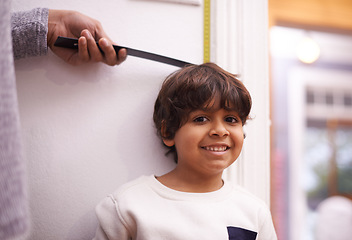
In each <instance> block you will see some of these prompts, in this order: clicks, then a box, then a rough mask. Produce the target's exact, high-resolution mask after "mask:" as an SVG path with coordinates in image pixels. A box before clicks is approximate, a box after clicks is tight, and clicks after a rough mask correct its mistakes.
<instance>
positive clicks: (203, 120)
mask: <svg viewBox="0 0 352 240" xmlns="http://www.w3.org/2000/svg"><path fill="white" fill-rule="evenodd" d="M207 120H208V119H207V118H206V117H203V116H201V117H196V118H195V119H194V120H193V121H194V122H199V123H201V122H205V121H207Z"/></svg>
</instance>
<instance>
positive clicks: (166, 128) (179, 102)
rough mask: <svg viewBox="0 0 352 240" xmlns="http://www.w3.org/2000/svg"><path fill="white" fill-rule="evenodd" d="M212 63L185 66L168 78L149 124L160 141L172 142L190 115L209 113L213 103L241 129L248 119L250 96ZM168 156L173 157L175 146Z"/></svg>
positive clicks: (232, 77)
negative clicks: (238, 122) (237, 121)
mask: <svg viewBox="0 0 352 240" xmlns="http://www.w3.org/2000/svg"><path fill="white" fill-rule="evenodd" d="M237 77H238V76H237V75H235V74H231V73H229V72H227V71H225V70H224V69H222V68H220V67H219V66H217V65H216V64H214V63H204V64H201V65H187V66H185V67H183V68H181V69H179V70H178V71H176V72H174V73H172V74H170V75H169V76H168V77H167V78H166V79H165V81H164V82H163V84H162V87H161V90H160V92H159V95H158V97H157V99H156V101H155V105H154V114H153V120H154V124H155V127H156V129H157V133H158V135H159V136H160V137H161V138H162V139H173V138H174V137H175V133H176V131H177V130H178V129H179V128H180V127H182V125H183V124H185V123H186V122H187V120H188V115H189V113H190V112H192V111H195V110H199V109H202V110H207V109H210V108H211V107H212V106H211V105H212V103H214V101H213V100H215V99H216V100H219V101H220V107H221V108H224V109H226V110H233V111H236V112H237V113H238V115H239V117H240V118H241V121H242V125H244V124H245V123H246V120H247V119H248V118H249V112H250V110H251V106H252V99H251V96H250V94H249V92H248V90H247V89H246V87H245V86H244V85H243V83H242V82H241V81H240V80H239V79H238V78H237ZM168 148H169V152H168V153H174V154H175V160H176V161H177V154H176V149H175V146H173V147H171V148H170V147H168Z"/></svg>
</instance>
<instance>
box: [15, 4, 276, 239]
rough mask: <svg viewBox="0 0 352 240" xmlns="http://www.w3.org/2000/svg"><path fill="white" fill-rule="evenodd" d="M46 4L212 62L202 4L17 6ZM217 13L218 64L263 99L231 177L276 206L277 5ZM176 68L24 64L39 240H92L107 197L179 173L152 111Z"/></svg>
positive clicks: (50, 60) (131, 61)
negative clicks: (271, 13)
mask: <svg viewBox="0 0 352 240" xmlns="http://www.w3.org/2000/svg"><path fill="white" fill-rule="evenodd" d="M201 2H203V1H201ZM38 6H40V7H49V8H55V9H72V10H79V11H80V12H82V13H84V14H87V15H89V16H91V17H94V18H96V19H98V20H100V21H101V23H102V25H103V26H104V29H105V30H106V32H107V33H108V34H109V36H110V37H111V38H112V39H113V40H114V41H115V42H116V43H118V44H121V45H125V46H129V47H132V48H137V49H141V50H146V51H151V52H155V53H159V54H163V55H167V56H171V57H175V58H178V59H182V60H185V61H189V62H193V63H201V62H202V61H203V6H202V5H200V6H194V5H183V4H175V3H165V2H160V1H142V0H110V1H100V2H97V1H92V0H84V1H83V0H76V1H71V0H62V1H56V0H55V1H54V0H46V1H44V0H31V1H26V0H14V1H13V9H14V10H15V11H17V10H29V9H31V8H34V7H38ZM212 6H213V8H215V10H216V9H217V14H216V15H215V18H212V21H215V23H212V24H213V25H212V26H214V25H216V26H217V28H218V29H214V28H213V29H212V35H213V39H216V41H214V43H213V45H212V54H213V53H215V54H214V55H213V56H214V57H212V61H215V62H217V63H219V65H220V66H222V67H224V68H225V69H227V70H229V71H232V72H238V73H240V74H241V78H242V80H243V81H244V83H245V85H246V86H247V87H248V88H249V91H250V92H251V94H252V97H253V101H254V102H253V111H252V116H253V117H254V120H251V121H250V122H249V124H248V126H246V132H247V138H246V141H245V144H244V154H243V155H242V157H241V158H240V159H239V162H238V163H236V164H235V166H234V167H233V168H232V169H230V171H228V172H227V175H226V176H225V177H227V178H228V179H230V180H231V181H233V182H235V183H239V184H240V185H243V186H245V187H247V188H248V189H249V190H250V191H252V192H253V193H254V194H256V195H257V196H259V197H260V198H262V199H263V200H265V201H266V202H267V203H268V202H269V195H270V194H269V186H270V184H269V183H270V178H269V172H270V169H269V124H270V120H269V104H268V102H269V101H268V68H267V62H268V56H267V0H263V1H259V2H258V1H257V0H237V1H236V2H235V3H234V1H233V0H223V1H221V2H220V1H217V0H213V1H212ZM221 9H224V13H225V12H226V15H224V16H223V15H222V10H221ZM225 10H226V11H225ZM212 11H213V10H212ZM213 12H214V11H213ZM221 22H222V24H221ZM217 30H218V31H217ZM228 31H233V32H231V33H229V34H227V32H228ZM224 42H225V43H226V45H223V43H224ZM220 53H221V54H220ZM226 53H227V54H226ZM176 69H177V68H176V67H172V66H168V65H165V64H161V63H156V62H151V61H148V60H143V59H138V58H134V57H129V58H128V59H127V60H126V61H125V62H124V63H123V64H122V65H120V66H117V67H108V66H104V65H102V64H92V65H88V66H87V65H86V66H80V67H72V66H69V65H67V64H66V63H64V62H63V61H62V60H60V59H58V58H57V57H56V56H54V55H53V54H52V53H51V52H49V54H48V56H45V57H40V58H31V59H23V60H20V61H17V62H16V76H17V84H18V94H19V104H20V106H19V107H20V114H21V121H22V129H23V139H24V145H25V151H26V156H27V160H28V179H29V183H30V189H29V190H30V205H31V214H32V222H33V233H32V235H31V237H30V240H41V239H54V240H55V239H60V240H61V239H68V240H73V239H77V240H78V239H80V240H82V239H84V240H85V239H90V238H91V237H92V235H93V234H94V231H95V226H96V219H95V216H94V207H95V205H96V204H97V203H98V202H99V201H100V200H101V199H102V198H104V197H105V196H106V195H107V194H108V193H110V192H111V191H113V190H114V189H116V188H117V187H118V186H119V185H121V184H122V183H124V182H126V181H129V180H131V179H134V178H136V177H138V176H140V175H142V174H156V175H159V174H163V173H165V172H167V171H168V170H170V169H171V168H172V167H173V166H174V164H173V160H172V159H170V158H166V157H165V156H164V155H163V153H164V151H163V148H162V146H161V144H160V142H159V140H158V138H157V137H156V135H155V132H154V128H153V123H152V112H153V104H154V100H155V97H156V95H157V93H158V90H159V87H160V84H161V82H162V81H163V79H164V78H165V77H166V76H167V75H168V74H170V73H171V72H173V71H174V70H176Z"/></svg>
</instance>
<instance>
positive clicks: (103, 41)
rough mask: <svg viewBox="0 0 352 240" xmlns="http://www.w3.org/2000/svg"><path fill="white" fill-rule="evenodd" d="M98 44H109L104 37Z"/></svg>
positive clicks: (105, 45)
mask: <svg viewBox="0 0 352 240" xmlns="http://www.w3.org/2000/svg"><path fill="white" fill-rule="evenodd" d="M100 45H101V46H103V47H107V46H109V43H108V41H107V40H106V39H105V38H102V39H101V40H100Z"/></svg>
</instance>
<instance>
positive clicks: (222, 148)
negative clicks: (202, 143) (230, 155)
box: [205, 146, 227, 152]
mask: <svg viewBox="0 0 352 240" xmlns="http://www.w3.org/2000/svg"><path fill="white" fill-rule="evenodd" d="M226 149H227V147H226V146H222V147H205V150H208V151H214V152H222V151H225V150H226Z"/></svg>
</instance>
